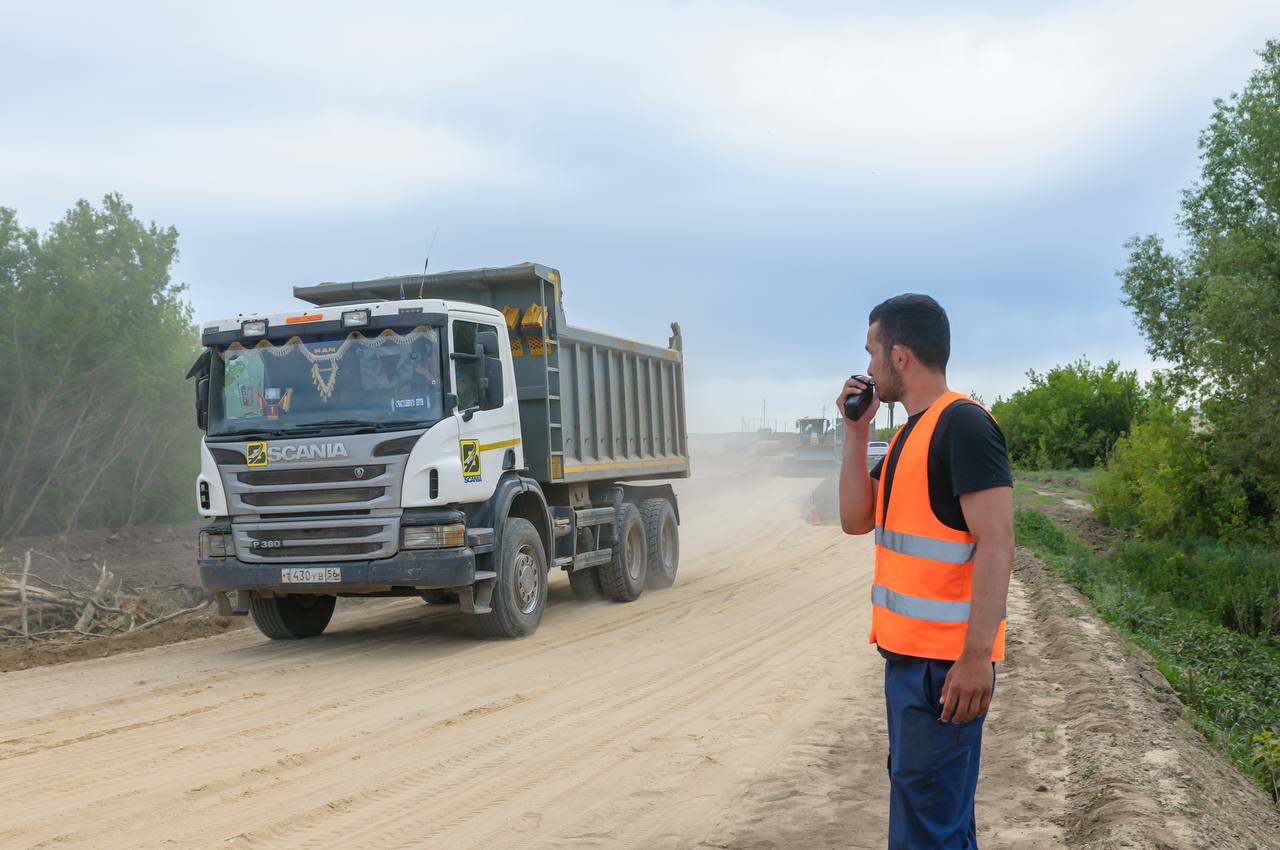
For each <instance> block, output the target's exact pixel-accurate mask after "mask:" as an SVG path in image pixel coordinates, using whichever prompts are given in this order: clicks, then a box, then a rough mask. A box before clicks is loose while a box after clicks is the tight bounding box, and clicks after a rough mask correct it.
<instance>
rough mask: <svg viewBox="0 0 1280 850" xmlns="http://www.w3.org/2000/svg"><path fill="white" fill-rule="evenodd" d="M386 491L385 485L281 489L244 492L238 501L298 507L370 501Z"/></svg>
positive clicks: (267, 506) (275, 506) (265, 506)
mask: <svg viewBox="0 0 1280 850" xmlns="http://www.w3.org/2000/svg"><path fill="white" fill-rule="evenodd" d="M386 492H387V488H386V487H349V488H347V489H343V490H282V491H279V492H265V493H264V492H257V491H255V492H252V493H245V494H244V495H242V496H241V497H240V501H242V502H244V503H245V504H246V505H253V506H254V507H255V508H298V507H305V506H307V505H325V506H326V507H327V506H329V505H339V504H348V503H350V502H362V503H363V502H372V501H375V500H376V499H379V498H381V497H382V495H383V494H384V493H386Z"/></svg>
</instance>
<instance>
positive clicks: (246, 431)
mask: <svg viewBox="0 0 1280 850" xmlns="http://www.w3.org/2000/svg"><path fill="white" fill-rule="evenodd" d="M288 433H289V432H288V431H287V430H284V429H280V428H241V429H239V430H236V431H220V432H219V433H217V434H212V435H211V436H213V437H214V438H215V439H216V438H218V437H283V436H285V435H286V434H288Z"/></svg>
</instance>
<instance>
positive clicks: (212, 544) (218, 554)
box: [200, 531, 235, 558]
mask: <svg viewBox="0 0 1280 850" xmlns="http://www.w3.org/2000/svg"><path fill="white" fill-rule="evenodd" d="M234 551H235V546H234V544H232V542H231V535H230V534H222V533H221V532H217V531H202V532H200V557H201V558H230V557H231V555H232V554H233V552H234Z"/></svg>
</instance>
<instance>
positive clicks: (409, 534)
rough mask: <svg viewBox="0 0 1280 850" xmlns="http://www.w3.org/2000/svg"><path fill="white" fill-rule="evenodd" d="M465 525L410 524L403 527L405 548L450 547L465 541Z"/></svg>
mask: <svg viewBox="0 0 1280 850" xmlns="http://www.w3.org/2000/svg"><path fill="white" fill-rule="evenodd" d="M466 536H467V527H466V526H465V525H464V524H462V523H460V522H458V523H453V524H451V525H410V526H407V527H406V528H405V529H404V548H405V549H452V548H456V547H458V546H461V545H463V544H464V543H465V542H466Z"/></svg>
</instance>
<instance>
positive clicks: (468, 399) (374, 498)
mask: <svg viewBox="0 0 1280 850" xmlns="http://www.w3.org/2000/svg"><path fill="white" fill-rule="evenodd" d="M293 291H294V296H295V297H296V298H298V299H299V300H301V301H303V302H305V303H306V305H307V306H306V307H305V308H303V309H300V310H296V311H293V312H287V313H276V314H269V315H268V314H264V313H245V314H241V315H238V316H236V317H234V318H229V319H224V320H221V321H216V322H211V323H208V324H206V325H204V326H203V328H202V344H203V346H204V351H203V353H202V354H201V355H200V358H199V359H198V360H197V361H196V363H195V364H194V365H193V366H192V368H191V370H190V372H189V374H188V377H189V378H191V379H194V380H195V382H196V384H195V386H196V418H197V423H198V425H199V426H200V428H201V429H202V430H203V431H204V437H203V439H202V440H201V443H200V457H201V463H200V472H199V475H198V476H197V479H196V499H197V506H198V510H199V513H200V515H201V516H202V517H203V518H204V519H205V520H207V523H206V524H205V525H204V526H203V527H202V528H201V530H200V532H199V549H198V566H199V573H200V582H201V584H202V585H203V587H204V588H206V589H207V590H209V591H210V592H212V593H213V594H214V596H215V598H216V599H217V601H218V606H219V610H220V611H221V612H222V613H223V614H245V613H247V614H249V615H250V616H251V617H252V619H253V621H254V623H255V624H256V625H257V627H258V628H259V629H260V630H261V631H262V632H263V634H265V635H266V636H267V637H270V638H275V639H295V638H306V637H312V636H315V635H319V634H320V633H321V632H323V631H324V629H325V627H326V626H327V625H328V623H329V621H330V618H331V617H332V615H333V611H334V607H335V604H336V600H337V598H338V597H383V596H392V597H395V596H420V597H422V598H423V599H424V600H425V601H427V602H428V603H433V604H441V605H454V606H457V607H458V608H460V609H461V610H462V611H464V612H466V613H468V614H473V615H475V617H476V621H477V624H478V625H479V627H480V630H481V632H482V633H484V634H486V635H491V636H496V637H519V636H522V635H527V634H530V633H532V632H533V631H534V630H535V629H536V628H537V627H538V623H539V622H540V620H541V619H542V614H543V609H544V607H545V605H546V602H547V580H548V571H549V570H551V569H556V568H559V569H561V570H564V571H566V572H567V573H568V574H569V575H568V577H569V582H570V584H571V586H572V588H573V592H574V595H575V596H577V597H579V598H603V599H611V600H615V601H617V602H629V601H631V600H634V599H636V598H637V597H638V596H640V594H641V593H642V591H643V590H644V589H645V588H646V587H648V588H664V587H670V586H671V585H672V584H673V583H674V582H675V579H676V571H677V567H678V564H679V554H680V540H679V522H680V509H679V504H678V502H677V500H676V494H675V492H674V490H673V488H672V486H671V484H670V483H669V482H670V480H671V479H679V478H685V477H687V476H688V475H689V453H688V434H687V432H686V427H685V396H684V355H683V344H682V338H681V334H680V328H679V325H678V324H674V323H673V324H672V325H671V330H672V333H671V336H670V337H669V339H668V343H667V346H666V347H661V346H656V345H647V344H644V343H640V342H635V341H632V340H627V339H621V338H619V337H615V336H609V335H606V334H603V333H597V332H595V331H590V330H585V329H582V328H576V327H571V326H570V325H568V324H567V323H566V322H565V316H564V307H563V303H562V288H561V281H560V273H559V272H558V271H557V270H556V269H553V268H550V267H548V266H544V265H540V264H536V263H523V264H520V265H516V266H508V267H501V268H481V269H472V270H461V271H448V272H440V273H433V274H420V275H406V276H398V277H387V278H380V279H377V280H368V281H355V282H346V283H321V284H317V285H313V286H299V287H294V290H293Z"/></svg>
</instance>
